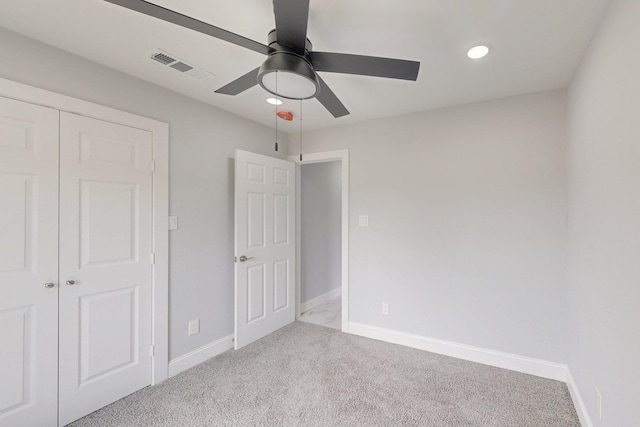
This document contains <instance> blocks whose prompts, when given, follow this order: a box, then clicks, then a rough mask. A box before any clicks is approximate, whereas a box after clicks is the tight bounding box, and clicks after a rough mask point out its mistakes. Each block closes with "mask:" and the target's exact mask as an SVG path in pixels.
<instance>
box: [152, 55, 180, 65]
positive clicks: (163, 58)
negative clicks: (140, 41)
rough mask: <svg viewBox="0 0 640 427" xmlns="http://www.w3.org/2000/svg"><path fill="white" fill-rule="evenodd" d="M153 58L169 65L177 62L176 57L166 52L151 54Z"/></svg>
mask: <svg viewBox="0 0 640 427" xmlns="http://www.w3.org/2000/svg"><path fill="white" fill-rule="evenodd" d="M151 59H155V60H156V61H158V62H159V63H161V64H164V65H169V64H171V63H172V62H176V60H175V59H174V58H172V57H170V56H169V55H165V54H164V53H154V54H153V55H151Z"/></svg>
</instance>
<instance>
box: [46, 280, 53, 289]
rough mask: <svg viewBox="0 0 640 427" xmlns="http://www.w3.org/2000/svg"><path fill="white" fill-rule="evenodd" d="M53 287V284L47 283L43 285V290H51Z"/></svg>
mask: <svg viewBox="0 0 640 427" xmlns="http://www.w3.org/2000/svg"><path fill="white" fill-rule="evenodd" d="M55 285H56V284H55V283H51V282H48V283H45V284H44V287H45V288H47V289H51V288H53V287H54V286H55Z"/></svg>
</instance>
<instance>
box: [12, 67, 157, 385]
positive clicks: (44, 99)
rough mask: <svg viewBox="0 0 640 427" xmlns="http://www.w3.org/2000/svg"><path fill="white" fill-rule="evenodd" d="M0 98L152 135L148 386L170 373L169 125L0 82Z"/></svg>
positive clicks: (24, 85)
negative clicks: (150, 356)
mask: <svg viewBox="0 0 640 427" xmlns="http://www.w3.org/2000/svg"><path fill="white" fill-rule="evenodd" d="M0 96H3V97H5V98H11V99H15V100H16V101H22V102H28V103H30V104H35V105H41V106H44V107H49V108H53V109H56V110H60V111H66V112H68V113H72V114H79V115H81V116H86V117H91V118H94V119H98V120H103V121H106V122H112V123H117V124H121V125H125V126H130V127H134V128H138V129H143V130H146V131H149V132H151V134H152V139H153V161H154V163H153V166H152V165H149V167H150V168H151V167H153V168H154V173H153V174H152V177H153V178H152V180H153V208H152V209H153V225H152V226H153V242H152V247H153V251H154V252H153V255H152V254H149V255H150V258H151V259H150V265H151V268H152V275H151V277H152V278H151V282H152V295H153V296H152V338H151V342H152V346H153V347H152V349H150V350H151V351H152V362H151V366H152V368H151V384H152V385H154V384H158V383H160V382H162V381H164V380H165V379H167V377H168V372H169V369H168V368H169V231H168V230H169V125H168V124H167V123H164V122H160V121H157V120H153V119H149V118H147V117H142V116H138V115H135V114H131V113H126V112H124V111H120V110H116V109H113V108H109V107H104V106H102V105H98V104H94V103H92V102H88V101H83V100H81V99H77V98H73V97H70V96H67V95H63V94H60V93H56V92H51V91H48V90H45V89H40V88H36V87H33V86H29V85H26V84H22V83H18V82H15V81H12V80H7V79H3V78H0Z"/></svg>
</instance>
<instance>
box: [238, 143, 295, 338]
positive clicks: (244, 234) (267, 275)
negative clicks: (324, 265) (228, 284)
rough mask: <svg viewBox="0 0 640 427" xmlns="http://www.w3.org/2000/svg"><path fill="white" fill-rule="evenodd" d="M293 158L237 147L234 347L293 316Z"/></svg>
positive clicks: (277, 327) (287, 320) (284, 323)
mask: <svg viewBox="0 0 640 427" xmlns="http://www.w3.org/2000/svg"><path fill="white" fill-rule="evenodd" d="M295 182H296V179H295V164H294V163H292V162H288V161H286V160H280V159H275V158H272V157H267V156H261V155H259V154H254V153H249V152H246V151H241V150H236V163H235V247H236V251H235V252H236V264H235V265H236V268H235V348H236V349H238V348H240V347H243V346H245V345H247V344H249V343H251V342H253V341H255V340H257V339H260V338H262V337H264V336H265V335H268V334H270V333H271V332H273V331H275V330H277V329H279V328H281V327H283V326H285V325H287V324H289V323H291V322H293V321H294V320H295V287H294V280H295V264H296V262H295V241H296V239H295V206H296V203H295Z"/></svg>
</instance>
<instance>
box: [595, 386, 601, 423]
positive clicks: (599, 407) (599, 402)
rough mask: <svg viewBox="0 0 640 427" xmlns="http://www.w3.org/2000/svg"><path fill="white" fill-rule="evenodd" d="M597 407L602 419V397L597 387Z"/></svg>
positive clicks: (599, 416)
mask: <svg viewBox="0 0 640 427" xmlns="http://www.w3.org/2000/svg"><path fill="white" fill-rule="evenodd" d="M596 406H597V407H598V418H600V419H602V395H601V394H600V390H598V387H596Z"/></svg>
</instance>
